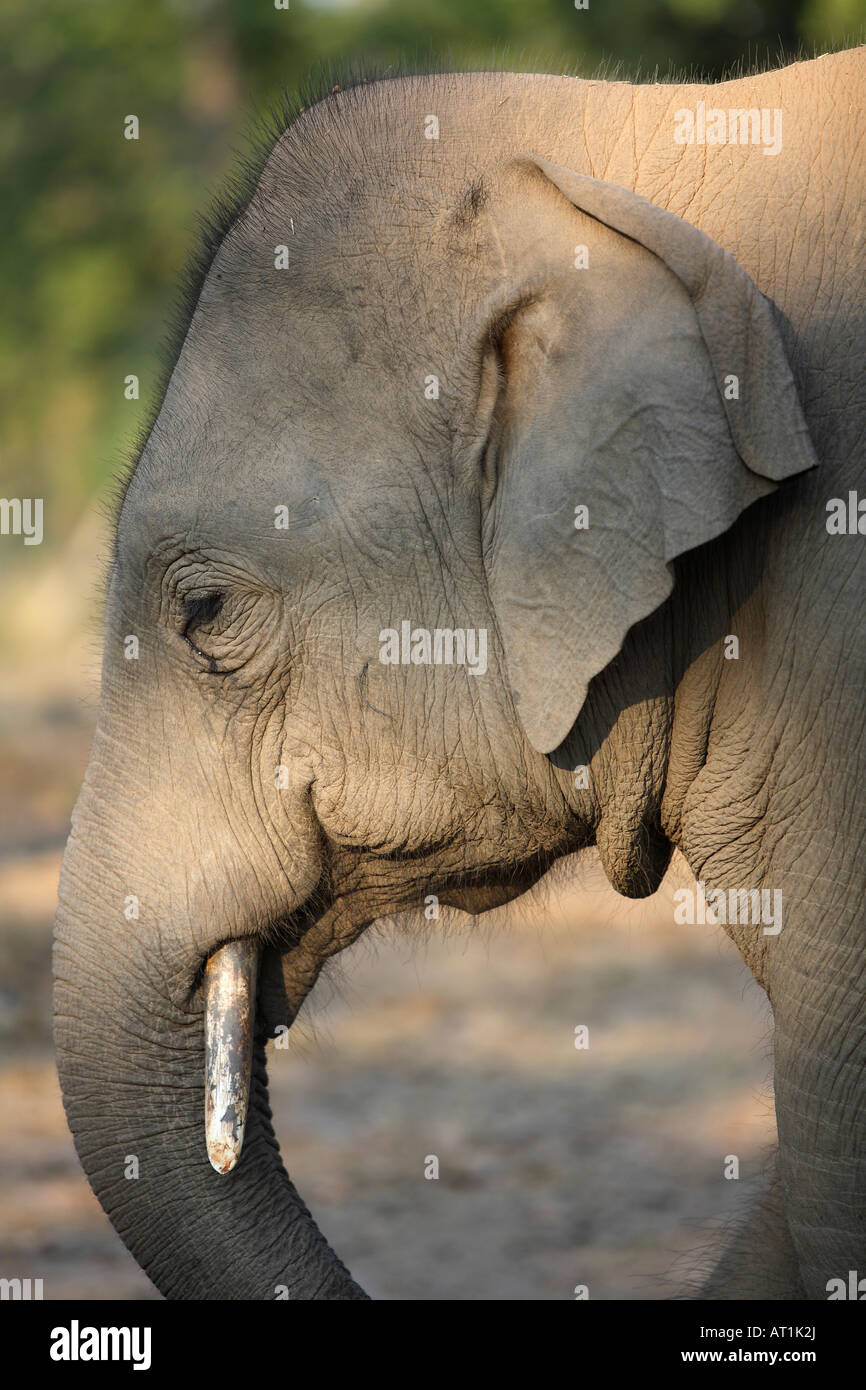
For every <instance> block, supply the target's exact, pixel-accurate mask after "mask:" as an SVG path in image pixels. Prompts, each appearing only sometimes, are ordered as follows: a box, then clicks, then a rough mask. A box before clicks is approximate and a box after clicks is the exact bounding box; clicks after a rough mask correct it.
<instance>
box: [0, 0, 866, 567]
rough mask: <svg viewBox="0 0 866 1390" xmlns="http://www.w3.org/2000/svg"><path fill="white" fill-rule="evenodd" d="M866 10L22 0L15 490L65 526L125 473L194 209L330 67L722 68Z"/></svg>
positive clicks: (9, 34) (1, 125) (9, 427)
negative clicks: (278, 103) (131, 387)
mask: <svg viewBox="0 0 866 1390" xmlns="http://www.w3.org/2000/svg"><path fill="white" fill-rule="evenodd" d="M864 20H866V0H590V6H589V9H588V10H581V11H578V10H576V9H575V6H574V0H411V3H410V0H355V3H349V4H340V3H339V0H330V3H328V4H325V3H324V0H323V3H322V4H321V5H320V6H319V7H315V8H313V7H312V6H311V5H310V4H307V5H305V4H303V3H301V0H290V8H289V9H288V10H283V9H276V8H275V5H274V0H76V3H74V4H68V3H63V0H40V3H39V4H36V5H34V4H33V3H32V0H3V5H2V7H0V55H2V56H0V103H2V115H0V167H2V168H3V170H4V174H5V180H6V193H5V196H4V198H3V200H2V212H0V218H2V243H0V258H2V262H0V277H2V278H0V283H2V285H3V301H2V310H0V402H2V434H0V491H2V492H3V493H4V494H5V495H10V496H44V497H45V498H46V499H47V506H46V520H47V529H46V536H47V539H48V540H49V541H51V540H55V541H56V540H58V539H61V538H62V536H63V535H64V534H65V533H66V532H68V530H69V527H70V526H71V525H73V524H74V522H75V519H76V517H77V516H78V515H79V514H80V512H81V510H82V508H83V506H84V504H85V503H86V501H87V499H88V498H89V497H90V496H91V495H92V493H93V492H94V491H95V490H98V489H99V488H101V487H102V486H104V484H105V482H106V480H107V478H109V477H110V476H111V475H112V474H113V473H115V472H116V471H117V468H118V466H119V464H120V463H121V462H122V460H123V458H124V456H125V454H127V453H128V450H129V447H130V444H131V442H132V441H133V439H134V438H135V436H136V433H137V429H138V426H139V423H140V422H141V420H142V419H143V418H144V416H145V412H146V410H147V407H148V402H149V398H150V397H151V395H152V392H153V390H154V386H155V383H156V380H157V377H158V362H159V358H158V346H159V342H160V339H161V336H162V333H163V329H164V325H165V323H166V319H167V316H168V306H169V303H170V300H171V295H172V292H173V286H174V285H175V283H176V280H177V276H178V272H179V270H180V268H181V267H182V266H183V264H184V262H185V260H186V259H187V255H188V252H189V250H190V247H191V244H192V242H193V240H194V236H195V231H194V223H195V214H196V211H198V210H202V209H203V208H204V207H205V206H206V205H207V203H208V201H209V197H210V195H211V194H212V193H213V191H214V190H215V189H216V188H217V187H218V185H219V180H220V177H221V175H222V174H223V173H224V171H226V169H227V168H229V167H230V165H231V161H232V146H233V144H237V143H238V137H239V133H240V131H241V129H242V127H243V123H244V121H245V118H247V117H248V116H249V115H250V114H251V113H252V112H253V111H254V110H255V109H257V108H258V109H261V108H264V107H266V106H267V104H268V101H269V99H270V98H272V97H273V95H274V94H275V93H276V92H277V91H278V90H279V89H280V88H281V87H285V88H288V89H289V90H290V91H291V90H293V89H294V88H296V87H297V86H298V84H299V83H303V82H305V81H306V80H307V79H308V77H309V75H310V73H311V72H314V71H315V69H316V68H317V66H318V65H320V64H322V63H325V64H328V63H336V64H338V65H340V64H343V63H345V64H347V65H349V66H352V65H357V64H359V63H360V64H363V65H365V66H367V67H372V68H375V69H379V70H382V69H386V68H387V67H388V66H389V65H393V64H396V63H399V62H400V60H401V59H402V60H403V61H404V62H406V63H407V64H409V65H412V64H413V63H421V64H424V65H430V64H431V62H432V63H433V65H435V63H436V60H437V59H438V60H439V62H442V63H443V64H448V63H453V64H455V65H457V66H463V67H465V66H471V65H473V64H477V65H480V66H485V67H487V66H496V67H516V68H523V69H533V68H534V69H537V70H540V71H544V70H549V71H562V70H564V69H572V68H573V69H575V70H577V71H579V72H592V70H593V69H594V68H595V67H596V65H597V64H598V63H599V62H600V61H601V60H603V59H613V60H619V61H621V63H622V65H623V75H635V74H639V75H641V76H643V77H648V76H651V75H652V74H653V72H654V70H655V69H658V70H659V73H660V75H661V76H665V75H666V74H667V73H669V72H670V71H677V70H681V71H685V72H686V73H687V74H689V75H702V74H705V75H707V76H716V77H718V76H721V75H722V74H723V73H724V72H725V71H726V70H729V69H730V68H731V67H732V66H733V65H735V64H736V63H737V62H739V61H743V62H744V63H745V65H746V66H750V65H752V64H760V63H763V62H767V61H774V60H775V59H776V58H777V57H778V55H779V54H780V53H782V54H786V55H789V56H793V55H794V54H795V52H796V51H797V48H798V46H799V45H800V44H801V43H803V44H805V45H806V46H807V47H809V48H811V46H812V45H813V44H814V45H817V46H819V47H830V46H843V45H844V44H845V42H850V41H855V40H856V39H857V37H858V36H859V33H860V30H861V26H862V24H863V22H864ZM133 113H134V114H136V115H137V116H138V117H139V118H140V121H141V138H140V139H139V140H138V141H137V142H136V141H129V140H125V139H124V138H123V121H124V117H125V116H127V115H129V114H133ZM242 143H243V142H242V140H241V141H240V144H241V146H242ZM128 373H136V374H137V375H138V376H139V377H140V380H141V388H142V399H141V400H140V401H138V402H134V401H133V402H131V401H127V400H126V399H125V398H124V393H123V381H124V377H125V376H126V375H127V374H128Z"/></svg>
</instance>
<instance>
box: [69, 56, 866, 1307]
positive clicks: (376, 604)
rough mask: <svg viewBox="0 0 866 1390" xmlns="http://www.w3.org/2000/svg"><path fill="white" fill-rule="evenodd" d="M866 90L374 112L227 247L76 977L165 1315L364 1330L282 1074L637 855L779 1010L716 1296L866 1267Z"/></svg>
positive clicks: (150, 515)
mask: <svg viewBox="0 0 866 1390" xmlns="http://www.w3.org/2000/svg"><path fill="white" fill-rule="evenodd" d="M864 81H866V49H864V48H860V49H853V50H850V51H847V52H840V53H836V54H833V55H827V56H822V57H817V58H814V59H812V60H809V61H802V62H796V63H794V64H792V65H789V66H786V67H780V68H778V69H776V70H773V71H768V72H764V73H762V74H757V75H753V76H747V77H739V78H736V79H734V80H730V81H724V82H721V83H718V84H714V85H707V84H681V83H678V82H671V83H658V82H652V83H649V84H646V85H639V84H634V85H633V84H630V83H627V82H622V81H604V80H599V81H596V80H585V79H581V78H576V77H571V76H568V77H566V76H562V77H560V76H551V75H540V74H525V73H523V74H521V73H514V72H493V71H490V72H481V73H471V72H467V73H453V72H442V73H433V72H431V73H415V74H413V73H402V74H398V75H391V76H385V77H377V78H369V79H363V78H361V79H358V80H357V81H355V82H353V83H352V84H345V85H336V86H334V87H333V89H332V90H327V91H325V92H324V93H322V94H320V95H319V96H318V98H317V99H316V100H313V101H311V102H310V103H308V104H307V105H305V106H301V107H299V108H297V109H295V110H293V111H292V112H285V113H282V114H281V115H280V117H278V118H277V119H276V121H275V123H274V128H273V129H272V130H271V132H270V134H269V136H268V138H267V140H266V142H265V146H264V147H263V149H262V152H261V157H260V158H259V159H258V160H254V161H253V162H252V164H251V166H250V168H249V170H248V173H247V177H246V178H245V180H243V179H242V180H241V183H240V185H239V187H238V189H237V196H236V197H233V199H232V200H230V202H229V203H228V204H226V205H224V206H222V207H221V209H220V210H219V212H218V214H217V217H216V220H215V223H214V225H213V227H212V229H211V231H210V234H209V235H208V237H207V238H206V245H205V250H204V252H203V254H202V256H201V258H200V261H199V263H198V267H197V271H196V272H195V274H194V277H193V279H192V281H191V285H190V289H189V293H188V295H187V302H186V309H185V312H183V313H182V315H181V322H180V324H179V329H178V333H177V336H176V341H175V346H174V349H173V352H172V354H171V357H170V361H169V364H168V370H167V373H166V379H165V381H164V384H163V386H162V388H161V392H160V394H159V399H158V402H157V405H156V408H155V410H154V413H153V416H152V419H151V422H150V424H149V427H148V428H147V430H146V432H145V434H144V437H143V439H142V440H141V443H140V446H139V448H138V449H137V451H136V459H135V462H134V467H133V468H132V469H131V471H130V473H129V476H128V478H127V480H126V482H125V485H124V487H123V489H122V497H121V498H120V501H119V506H118V513H117V519H116V538H115V542H114V549H113V555H112V559H111V565H110V573H109V575H108V581H107V596H106V606H105V642H104V655H103V666H102V686H101V697H100V704H99V712H98V718H97V727H96V731H95V736H94V742H93V748H92V753H91V758H90V762H89V765H88V768H87V771H86V775H85V779H84V784H83V787H82V790H81V793H80V796H79V798H78V801H77V804H76V807H75V810H74V813H73V818H72V827H71V832H70V836H69V840H68V844H67V847H66V851H65V855H64V860H63V867H62V872H61V880H60V888H59V895H58V897H59V901H58V908H57V917H56V927H55V946H54V973H55V1002H54V1008H55V1038H56V1050H57V1059H58V1068H59V1075H60V1081H61V1086H62V1092H63V1098H64V1103H65V1107H66V1113H67V1117H68V1121H69V1124H70V1127H71V1130H72V1133H73V1136H74V1139H75V1143H76V1146H77V1151H78V1154H79V1157H80V1160H81V1163H82V1165H83V1167H84V1169H85V1172H86V1174H87V1176H88V1178H89V1180H90V1183H91V1185H92V1187H93V1189H94V1191H95V1193H96V1195H97V1197H98V1198H99V1200H100V1202H101V1203H102V1205H103V1207H104V1209H105V1211H106V1212H107V1213H108V1216H109V1217H110V1220H111V1222H112V1223H113V1225H114V1227H115V1228H116V1230H117V1231H118V1233H119V1234H120V1236H121V1237H122V1239H123V1241H124V1242H125V1243H126V1245H127V1246H128V1247H129V1249H130V1250H131V1251H132V1253H133V1255H134V1256H135V1258H136V1259H137V1260H138V1262H139V1263H140V1265H141V1266H142V1267H143V1269H144V1270H145V1271H146V1272H147V1274H148V1275H149V1276H150V1278H151V1279H152V1280H153V1282H154V1283H155V1285H156V1286H157V1288H158V1289H159V1290H160V1291H161V1292H162V1293H163V1294H164V1295H165V1296H167V1297H169V1298H175V1299H218V1298H226V1299H239V1300H251V1299H261V1300H266V1299H274V1298H286V1297H287V1298H290V1299H323V1300H337V1301H340V1300H348V1301H353V1300H360V1299H364V1298H366V1297H367V1295H366V1294H365V1293H364V1291H363V1290H362V1289H361V1288H360V1286H359V1285H358V1284H357V1283H356V1282H355V1281H354V1280H353V1279H352V1277H351V1275H350V1274H349V1272H348V1270H347V1269H346V1268H345V1266H344V1265H343V1264H342V1262H341V1261H340V1260H339V1258H338V1257H337V1255H336V1254H335V1253H334V1252H333V1251H332V1250H331V1248H330V1246H329V1245H328V1244H327V1242H326V1240H325V1238H324V1236H323V1235H322V1234H321V1233H320V1231H319V1229H318V1227H317V1225H316V1224H315V1222H314V1220H313V1218H312V1216H311V1214H310V1212H309V1211H308V1209H307V1207H306V1206H305V1204H304V1202H303V1200H302V1198H301V1197H300V1195H299V1194H298V1192H297V1191H296V1190H295V1187H294V1186H293V1184H292V1182H291V1180H290V1178H289V1176H288V1173H287V1171H286V1169H285V1168H284V1166H283V1163H282V1160H281V1156H280V1152H279V1147H278V1144H277V1142H276V1139H275V1136H274V1133H273V1128H272V1124H271V1116H270V1110H269V1105H268V1092H267V1074H266V1066H265V1044H266V1041H267V1039H268V1038H272V1037H273V1036H274V1034H275V1032H277V1030H279V1029H280V1028H282V1029H283V1030H285V1029H286V1028H290V1027H291V1025H292V1023H293V1021H294V1020H295V1018H296V1017H297V1015H298V1012H299V1010H300V1009H301V1007H302V1005H303V1004H304V1001H305V1000H306V999H307V997H308V995H309V994H310V991H311V990H312V989H313V987H314V985H315V983H316V980H317V978H318V976H319V974H320V972H321V971H322V969H323V967H324V966H325V965H326V963H327V962H328V961H329V960H330V959H331V958H333V957H334V956H335V955H336V953H338V952H340V951H341V950H343V948H344V947H346V946H348V945H349V944H351V943H352V942H354V941H355V940H357V939H358V937H359V936H360V935H361V933H362V932H364V931H365V929H366V928H367V927H369V926H370V925H371V924H372V923H373V922H375V921H376V920H378V919H380V918H382V917H383V916H389V915H392V914H410V915H411V914H413V913H414V914H416V916H417V917H418V919H419V921H420V919H421V918H422V917H423V911H424V903H425V902H426V901H428V899H429V898H430V896H431V895H432V896H433V897H435V898H437V900H438V901H439V902H441V903H443V904H446V905H449V906H450V907H453V908H456V909H462V910H463V911H464V912H467V913H470V914H476V915H477V914H479V913H481V912H484V911H486V910H488V909H489V908H491V907H494V906H496V905H498V904H501V903H505V902H508V901H510V900H512V899H514V898H516V897H518V896H519V895H521V894H522V893H524V892H526V891H527V890H528V889H530V888H531V887H532V886H533V885H534V884H535V883H537V882H538V881H539V880H540V879H541V878H542V876H543V875H544V874H545V873H546V872H547V870H548V869H549V868H550V867H551V866H552V865H553V864H554V863H555V862H556V861H558V860H560V859H562V858H563V857H564V856H566V855H572V854H577V853H579V852H581V851H585V850H588V849H590V848H591V847H592V846H595V848H596V852H597V854H598V857H599V859H600V862H601V865H602V866H603V868H604V871H605V873H606V875H607V877H608V879H609V881H610V883H611V884H612V885H613V887H614V889H615V890H616V891H617V892H618V893H620V894H622V895H624V896H626V897H643V896H647V895H649V894H652V893H653V892H655V891H656V889H657V888H658V886H659V884H660V882H661V880H662V878H663V876H664V874H665V871H666V868H667V865H668V863H669V860H670V858H671V855H672V853H673V851H674V850H675V849H677V850H679V851H680V852H681V854H682V856H684V858H685V861H686V863H687V864H688V866H689V870H690V872H691V873H692V874H693V875H694V879H695V883H696V885H697V886H696V888H695V890H694V891H695V893H699V894H702V895H703V898H704V899H705V901H706V902H707V903H709V904H715V905H716V907H718V906H722V907H724V906H725V904H728V905H729V910H728V911H727V912H726V913H725V914H717V916H716V920H719V921H722V922H723V923H724V929H725V931H726V932H727V934H728V936H729V937H730V938H731V940H732V941H733V942H734V943H735V945H736V947H737V948H738V949H739V951H740V953H741V955H742V957H743V959H744V961H745V962H746V964H747V965H748V967H749V969H750V970H751V972H752V974H753V976H754V978H755V979H756V980H757V982H758V984H759V985H760V986H761V987H762V989H763V990H764V991H765V992H766V995H767V997H768V999H769V1001H770V1005H771V1007H772V1012H773V1023H774V1033H773V1050H774V1086H775V1107H776V1118H777V1124H778V1158H777V1166H776V1174H775V1178H774V1181H773V1182H772V1183H771V1184H770V1186H769V1188H768V1190H767V1193H766V1196H765V1197H764V1198H763V1199H762V1202H761V1204H760V1205H759V1207H758V1209H757V1210H756V1211H755V1213H754V1217H753V1219H752V1221H751V1223H750V1224H749V1225H747V1226H746V1228H745V1229H744V1230H743V1232H742V1233H741V1234H739V1235H738V1236H737V1237H736V1239H735V1240H734V1242H733V1244H732V1245H731V1247H730V1248H729V1249H727V1250H724V1251H720V1252H719V1255H718V1260H717V1262H716V1266H715V1268H714V1270H713V1272H712V1273H710V1275H709V1277H708V1281H707V1283H706V1284H705V1286H704V1287H703V1288H702V1290H701V1291H700V1293H699V1295H698V1296H699V1297H706V1298H753V1299H770V1300H773V1299H788V1298H796V1299H825V1298H827V1297H828V1290H830V1289H831V1281H838V1280H847V1279H848V1277H849V1271H851V1270H854V1271H857V1270H860V1271H866V1239H864V1232H866V1144H864V1139H866V1124H864V1109H863V1101H864V1063H866V1010H864V984H866V944H864V939H863V923H864V918H863V906H862V904H863V901H864V888H866V882H864V879H866V858H864V855H863V853H862V830H863V825H864V819H866V739H864V724H863V689H864V676H866V631H864V624H863V621H862V604H863V600H864V583H863V581H864V546H866V541H864V539H863V537H864V534H866V477H864V437H866V396H864V392H863V390H862V380H863V376H862V373H863V363H864V349H866V321H864V314H863V303H864V278H866V271H864V258H863V216H864V214H863V207H864V195H866V179H864V157H866V117H864V113H863V103H862V99H861V98H862V92H863V88H864ZM858 489H860V492H861V493H862V497H863V500H861V496H860V494H858ZM756 903H757V907H756V906H755V904H756ZM767 903H773V904H776V903H778V904H779V907H780V910H779V911H778V912H776V911H775V910H773V911H771V912H769V915H767V913H765V912H764V911H763V907H764V906H765V905H766V904H767ZM731 904H732V905H731ZM750 906H751V908H752V911H751V912H750V910H749V908H750ZM768 911H769V910H768ZM427 925H428V926H429V924H427ZM575 950H576V958H578V959H579V945H576V947H575ZM203 1100H204V1101H205V1103H203ZM130 1156H134V1158H135V1160H136V1172H137V1178H136V1181H129V1180H128V1174H127V1173H126V1171H125V1168H126V1165H128V1163H129V1160H130ZM833 1287H835V1285H834V1286H833ZM565 1296H570V1292H569V1293H566V1294H565Z"/></svg>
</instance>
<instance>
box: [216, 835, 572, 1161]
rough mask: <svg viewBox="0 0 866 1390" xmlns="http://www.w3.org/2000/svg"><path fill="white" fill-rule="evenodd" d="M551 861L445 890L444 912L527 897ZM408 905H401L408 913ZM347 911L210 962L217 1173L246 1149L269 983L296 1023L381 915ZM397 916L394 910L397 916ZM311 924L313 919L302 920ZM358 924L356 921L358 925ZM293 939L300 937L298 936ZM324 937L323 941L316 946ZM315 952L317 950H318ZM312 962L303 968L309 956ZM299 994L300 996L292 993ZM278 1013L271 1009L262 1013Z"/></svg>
mask: <svg viewBox="0 0 866 1390" xmlns="http://www.w3.org/2000/svg"><path fill="white" fill-rule="evenodd" d="M550 862H552V861H551V860H550V859H549V858H548V856H535V857H534V858H533V859H532V860H529V861H527V862H526V863H525V864H524V865H522V866H520V868H519V869H518V870H516V871H515V869H513V868H510V869H509V870H508V871H507V873H505V872H503V873H502V874H501V875H500V874H497V873H495V872H494V873H493V874H492V875H491V874H487V875H478V874H474V875H466V876H463V877H462V878H461V879H459V880H457V881H453V882H451V883H450V884H447V885H446V886H445V887H443V888H442V889H441V891H440V893H439V900H440V902H442V903H443V904H444V905H445V906H450V907H456V908H458V909H459V910H461V911H463V912H467V913H470V914H472V915H477V914H479V913H482V912H486V911H489V910H490V909H492V908H494V907H499V906H501V905H502V904H504V903H507V902H510V901H511V900H512V899H514V898H516V897H520V896H521V895H522V894H523V893H525V892H526V891H527V890H528V889H529V888H530V887H531V886H532V885H533V884H534V883H535V882H537V881H538V879H539V878H540V877H541V876H542V874H543V873H544V872H545V870H546V869H547V868H548V867H549V864H550ZM402 905H403V904H398V906H402ZM340 906H341V904H340V903H339V901H338V903H337V904H335V906H334V907H333V908H331V909H330V910H329V911H327V912H325V913H324V915H323V916H322V917H320V918H319V919H318V920H314V921H313V922H312V924H311V925H310V926H309V929H308V931H307V932H302V933H301V935H300V938H299V939H298V937H297V936H295V943H294V945H293V948H292V947H290V948H289V950H288V951H286V949H285V938H284V941H283V946H282V949H281V947H280V946H279V945H277V944H274V943H271V944H270V945H263V943H262V941H261V940H260V939H259V938H256V937H240V938H238V939H236V940H233V941H229V942H226V943H225V945H223V946H220V947H219V948H218V949H217V950H216V951H214V952H213V953H212V954H211V955H210V956H209V957H208V959H207V961H206V962H205V966H204V972H203V976H202V987H203V993H204V1031H205V1077H204V1083H205V1146H206V1149H207V1155H208V1158H209V1160H210V1163H211V1166H212V1167H213V1168H214V1169H215V1170H216V1172H217V1173H220V1174H222V1175H223V1176H226V1175H227V1174H229V1173H231V1172H232V1170H233V1169H234V1168H235V1167H236V1166H237V1164H238V1162H239V1160H240V1157H241V1151H242V1149H243V1142H244V1132H245V1129H246V1120H247V1112H248V1109H249V1098H250V1086H251V1081H252V1068H253V1054H254V1044H255V1042H256V1039H257V1034H258V1036H259V1038H263V1037H264V1036H265V1034H266V1032H267V1028H266V1027H264V1028H263V1027H262V1026H261V1024H260V1025H259V1027H258V1028H257V1020H256V1007H257V1000H259V1002H260V1003H261V996H262V995H263V994H265V995H266V996H267V990H268V982H271V990H270V993H271V995H273V986H272V982H273V980H274V976H275V973H276V975H277V976H278V977H280V988H279V995H280V999H281V1005H282V1007H281V1009H280V1012H281V1013H283V1014H284V1016H285V1015H286V1014H287V1015H288V1017H289V1019H290V1020H292V1019H293V1018H294V1017H295V1016H296V1014H297V1011H298V1008H299V1007H300V1003H301V1002H302V1001H303V998H304V997H306V994H307V993H309V990H310V989H311V988H312V985H313V983H314V982H315V979H316V978H317V976H318V974H319V971H320V970H321V967H322V965H323V964H324V960H325V958H327V956H329V955H332V954H334V953H335V952H336V951H339V950H342V949H343V948H344V947H345V946H347V945H350V944H351V942H352V941H354V940H355V939H356V938H357V937H358V936H359V935H360V934H361V932H362V931H363V930H364V929H365V927H367V926H369V925H370V922H371V921H373V920H375V918H376V917H377V916H380V915H382V912H381V904H380V905H379V906H380V911H378V912H373V913H372V915H371V914H370V913H369V912H366V913H361V914H357V913H351V914H346V913H345V912H343V913H342V914H341V912H340V911H339V909H340ZM392 910H393V909H392ZM301 915H302V916H306V917H307V922H308V923H310V916H309V914H308V913H302V914H301ZM353 919H354V920H353ZM293 935H295V934H294V933H293ZM315 938H318V939H315ZM311 948H312V951H311ZM305 953H306V955H307V960H306V962H304V959H303V957H304V954H305ZM289 958H294V962H293V963H294V971H293V973H294V974H295V975H296V976H300V979H301V981H302V984H301V987H300V990H299V991H298V993H297V994H296V997H295V998H294V1001H292V1000H291V999H290V998H289V997H288V995H287V991H286V989H285V980H284V977H282V971H281V969H280V967H281V964H282V961H283V959H289ZM293 992H294V991H293ZM261 1012H262V1013H264V1014H271V1013H273V1009H272V1008H265V1009H263V1010H261Z"/></svg>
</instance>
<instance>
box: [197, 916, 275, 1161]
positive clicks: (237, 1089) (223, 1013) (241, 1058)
mask: <svg viewBox="0 0 866 1390" xmlns="http://www.w3.org/2000/svg"><path fill="white" fill-rule="evenodd" d="M260 950H261V948H260V945H259V943H258V942H257V941H253V940H251V939H250V938H249V937H247V938H245V939H244V940H242V941H230V942H229V943H228V944H227V945H226V946H221V947H220V949H219V950H218V951H214V953H213V955H212V956H210V957H209V958H208V961H207V964H206V966H205V971H204V996H205V1024H204V1059H205V1060H204V1065H205V1092H204V1107H205V1142H206V1144H207V1154H208V1158H209V1159H210V1161H211V1164H212V1166H213V1167H214V1168H215V1169H216V1171H217V1172H218V1173H230V1172H231V1171H232V1169H233V1168H234V1166H235V1164H236V1163H237V1161H238V1159H239V1158H240V1156H241V1148H242V1147H243V1142H244V1128H245V1126H246V1122H247V1106H248V1105H249V1099H250V1075H251V1071H252V1058H253V1023H254V1020H255V1011H256V981H257V978H258V968H259V954H260Z"/></svg>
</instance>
